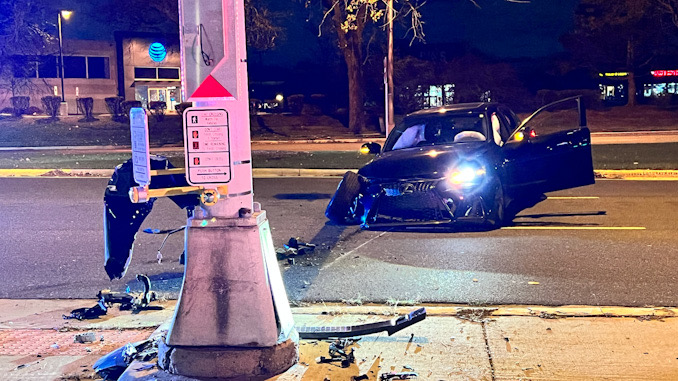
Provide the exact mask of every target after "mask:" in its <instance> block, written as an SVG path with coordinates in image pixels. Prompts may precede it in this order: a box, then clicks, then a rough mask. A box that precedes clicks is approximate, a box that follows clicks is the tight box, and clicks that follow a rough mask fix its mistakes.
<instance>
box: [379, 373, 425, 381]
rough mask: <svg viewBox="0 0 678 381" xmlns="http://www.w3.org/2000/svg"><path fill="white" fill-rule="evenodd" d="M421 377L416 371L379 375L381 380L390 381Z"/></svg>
mask: <svg viewBox="0 0 678 381" xmlns="http://www.w3.org/2000/svg"><path fill="white" fill-rule="evenodd" d="M417 377H419V374H418V373H416V372H398V373H396V372H389V373H382V374H381V375H380V376H379V381H390V380H411V379H413V378H417Z"/></svg>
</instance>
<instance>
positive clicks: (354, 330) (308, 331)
mask: <svg viewBox="0 0 678 381" xmlns="http://www.w3.org/2000/svg"><path fill="white" fill-rule="evenodd" d="M425 318H426V308H419V309H416V310H414V311H412V312H410V313H409V314H407V315H404V316H398V317H395V318H393V319H390V320H384V321H379V322H375V323H367V324H357V325H350V326H336V327H334V326H317V327H296V328H297V332H299V337H300V338H302V339H321V340H322V339H333V338H341V337H355V336H363V335H369V334H372V333H377V332H384V331H386V332H387V333H388V335H389V336H390V335H393V334H394V333H396V332H398V331H400V330H402V329H404V328H407V327H409V326H411V325H412V324H415V323H418V322H420V321H422V320H424V319H425Z"/></svg>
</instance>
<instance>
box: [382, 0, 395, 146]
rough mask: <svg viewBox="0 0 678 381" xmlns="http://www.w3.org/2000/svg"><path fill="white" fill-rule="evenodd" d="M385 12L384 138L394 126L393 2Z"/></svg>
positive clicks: (389, 1) (390, 1) (390, 2)
mask: <svg viewBox="0 0 678 381" xmlns="http://www.w3.org/2000/svg"><path fill="white" fill-rule="evenodd" d="M386 12H387V17H386V19H387V31H388V46H387V53H386V62H385V76H384V77H385V78H384V79H385V86H384V91H385V93H386V110H385V112H386V117H385V118H384V124H385V127H386V136H388V134H389V133H390V132H391V130H392V129H393V127H394V126H395V121H394V115H393V12H394V10H393V0H388V6H387V8H386Z"/></svg>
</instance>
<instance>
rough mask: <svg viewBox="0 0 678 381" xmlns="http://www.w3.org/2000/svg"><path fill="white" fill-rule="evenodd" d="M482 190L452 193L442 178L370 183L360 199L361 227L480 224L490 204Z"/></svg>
mask: <svg viewBox="0 0 678 381" xmlns="http://www.w3.org/2000/svg"><path fill="white" fill-rule="evenodd" d="M484 188H486V187H483V186H479V187H477V188H476V189H471V190H469V189H464V190H459V189H452V188H451V187H450V186H449V185H448V184H447V182H446V180H445V179H444V178H438V179H407V180H398V181H389V182H371V183H370V184H369V185H368V186H367V188H366V192H365V194H364V195H363V197H362V202H363V205H364V206H365V214H364V216H363V218H362V220H363V223H362V227H363V228H365V229H369V228H381V227H415V226H439V225H452V224H480V223H483V222H484V221H485V220H486V217H487V214H488V210H489V209H490V207H491V202H492V198H491V197H492V196H491V195H488V194H485V193H484V192H483V191H484Z"/></svg>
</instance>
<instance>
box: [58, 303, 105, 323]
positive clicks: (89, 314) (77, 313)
mask: <svg viewBox="0 0 678 381" xmlns="http://www.w3.org/2000/svg"><path fill="white" fill-rule="evenodd" d="M106 312H108V308H106V306H105V305H104V303H103V301H101V300H99V301H98V302H97V304H96V305H95V306H94V307H84V308H76V309H74V310H73V311H71V313H70V314H69V315H63V317H64V319H78V320H87V319H97V318H99V317H101V316H102V315H106Z"/></svg>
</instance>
